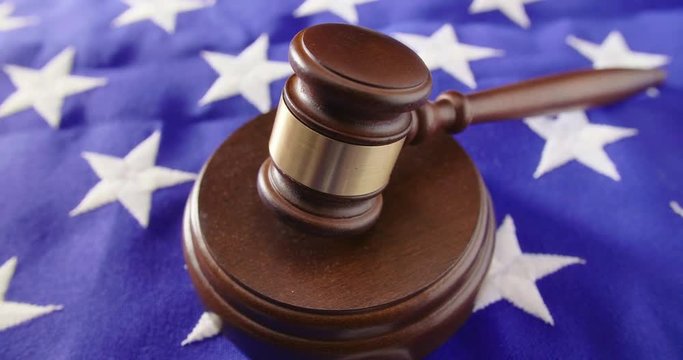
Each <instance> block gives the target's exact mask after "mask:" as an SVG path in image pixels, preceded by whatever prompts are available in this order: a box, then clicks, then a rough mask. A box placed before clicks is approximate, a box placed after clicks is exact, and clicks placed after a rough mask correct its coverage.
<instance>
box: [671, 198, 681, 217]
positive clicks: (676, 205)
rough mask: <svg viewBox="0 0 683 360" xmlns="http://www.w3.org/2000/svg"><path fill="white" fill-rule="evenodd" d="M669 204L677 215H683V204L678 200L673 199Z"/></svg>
mask: <svg viewBox="0 0 683 360" xmlns="http://www.w3.org/2000/svg"><path fill="white" fill-rule="evenodd" d="M669 206H670V207H671V210H672V211H673V212H674V213H675V214H676V215H678V216H680V217H683V207H681V204H679V203H678V202H677V201H674V200H671V202H669Z"/></svg>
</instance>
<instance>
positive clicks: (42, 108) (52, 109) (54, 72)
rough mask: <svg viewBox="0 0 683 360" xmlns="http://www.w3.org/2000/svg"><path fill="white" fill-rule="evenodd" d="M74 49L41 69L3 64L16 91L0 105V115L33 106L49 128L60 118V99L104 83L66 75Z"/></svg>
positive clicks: (101, 79) (6, 114)
mask: <svg viewBox="0 0 683 360" xmlns="http://www.w3.org/2000/svg"><path fill="white" fill-rule="evenodd" d="M75 56H76V50H74V49H73V48H71V47H68V48H66V49H64V50H63V51H62V52H61V53H59V55H57V56H55V57H54V58H52V60H50V61H49V62H48V63H47V64H46V65H45V66H44V67H43V68H42V69H40V70H34V69H30V68H25V67H20V66H15V65H6V66H5V67H4V68H3V70H4V71H5V73H6V74H7V75H8V76H9V78H10V81H12V84H14V86H16V88H17V91H15V92H14V93H12V94H11V95H10V96H8V97H7V99H5V101H4V102H3V103H2V104H0V117H5V116H8V115H12V114H14V113H17V112H19V111H22V110H26V109H29V108H31V107H33V108H34V109H35V110H36V112H38V114H40V115H41V116H42V117H43V119H45V121H46V122H47V123H48V124H49V125H50V126H52V127H53V128H57V127H59V124H60V122H61V120H62V117H61V109H62V104H63V103H64V99H65V98H66V97H68V96H71V95H75V94H78V93H81V92H84V91H88V90H90V89H93V88H96V87H98V86H103V85H104V84H106V83H107V80H106V79H104V78H92V77H85V76H75V75H70V73H71V69H72V68H73V63H74V57H75Z"/></svg>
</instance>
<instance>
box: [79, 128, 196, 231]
mask: <svg viewBox="0 0 683 360" xmlns="http://www.w3.org/2000/svg"><path fill="white" fill-rule="evenodd" d="M160 139H161V134H160V133H159V132H158V131H156V132H154V133H153V134H152V135H151V136H150V137H148V138H147V139H145V140H144V141H143V142H141V143H140V144H138V146H136V147H135V148H134V149H133V150H131V151H130V152H129V153H128V155H126V157H124V158H118V157H114V156H109V155H103V154H96V153H91V152H85V153H83V158H85V160H86V161H87V162H88V164H89V165H90V167H91V168H92V169H93V171H94V172H95V174H97V176H98V177H99V178H100V179H101V180H100V182H98V183H97V184H96V185H95V186H94V187H93V188H92V189H90V191H89V192H88V193H87V194H86V195H85V197H84V198H83V200H81V202H80V204H78V206H76V208H75V209H73V210H71V212H70V213H69V214H70V215H71V216H76V215H79V214H83V213H85V212H88V211H91V210H94V209H96V208H98V207H100V206H102V205H106V204H109V203H111V202H114V201H116V200H118V201H119V202H121V204H122V205H123V206H124V207H125V208H126V209H127V210H128V211H129V212H130V214H131V215H132V216H133V217H134V218H135V220H137V221H138V223H140V225H142V227H147V225H148V223H149V212H150V209H151V207H152V193H153V192H154V191H156V190H157V189H161V188H165V187H169V186H173V185H177V184H180V183H184V182H187V181H191V180H194V178H195V174H192V173H189V172H184V171H178V170H173V169H169V168H165V167H159V166H154V162H155V160H156V157H157V152H158V151H159V141H160Z"/></svg>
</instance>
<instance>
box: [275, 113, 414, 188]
mask: <svg viewBox="0 0 683 360" xmlns="http://www.w3.org/2000/svg"><path fill="white" fill-rule="evenodd" d="M404 141H405V138H403V139H401V140H399V141H396V142H394V143H391V144H386V145H380V146H363V145H355V144H348V143H345V142H341V141H338V140H335V139H332V138H329V137H327V136H325V135H322V134H320V133H318V132H316V131H314V130H312V129H311V128H309V127H308V126H306V125H304V124H303V123H302V122H301V121H299V119H297V118H296V117H295V116H294V115H293V114H292V113H291V112H290V111H289V108H287V105H286V104H285V103H284V101H282V100H280V104H279V106H278V110H277V114H276V115H275V123H274V125H273V132H272V133H271V135H270V144H269V150H270V157H271V158H272V159H273V162H275V165H277V167H278V169H280V170H281V171H282V172H284V173H285V174H286V175H288V176H289V177H291V178H292V179H294V180H296V181H297V182H299V183H300V184H303V185H305V186H308V187H309V188H311V189H314V190H317V191H320V192H323V193H327V194H332V195H339V196H349V197H351V196H361V195H367V194H371V193H373V192H376V191H378V190H381V189H382V188H384V186H386V184H387V183H388V182H389V177H390V176H391V171H392V170H393V168H394V164H395V163H396V159H397V158H398V154H399V153H400V152H401V148H402V147H403V142H404Z"/></svg>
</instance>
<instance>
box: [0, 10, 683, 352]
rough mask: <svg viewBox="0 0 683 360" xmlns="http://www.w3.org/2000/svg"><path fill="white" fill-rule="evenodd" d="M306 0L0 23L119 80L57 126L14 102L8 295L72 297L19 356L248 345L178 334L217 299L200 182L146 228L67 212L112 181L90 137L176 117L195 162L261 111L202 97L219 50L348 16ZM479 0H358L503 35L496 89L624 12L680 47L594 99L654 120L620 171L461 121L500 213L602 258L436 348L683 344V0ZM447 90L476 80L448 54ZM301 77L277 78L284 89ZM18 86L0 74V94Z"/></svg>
mask: <svg viewBox="0 0 683 360" xmlns="http://www.w3.org/2000/svg"><path fill="white" fill-rule="evenodd" d="M299 4H300V1H297V0H286V1H277V2H271V1H267V0H251V1H249V2H236V1H227V0H218V2H217V4H216V5H215V6H213V7H208V8H204V9H200V10H196V11H191V12H186V13H182V14H180V15H179V16H178V24H177V30H176V32H175V34H168V33H166V32H164V31H163V30H162V29H160V28H159V27H158V26H156V25H155V24H153V23H151V22H149V21H144V22H140V23H136V24H132V25H129V26H125V27H120V28H113V27H111V25H110V24H111V21H112V20H113V19H114V18H115V17H117V16H118V15H119V14H120V13H122V12H123V11H124V10H126V8H127V7H126V5H124V4H123V3H121V2H120V1H118V0H99V1H92V0H60V1H45V0H42V1H41V0H18V1H16V5H17V11H16V13H15V14H16V15H35V16H37V17H39V18H40V23H39V24H38V25H36V26H32V27H27V28H24V29H18V30H14V31H9V32H0V64H2V65H6V64H14V65H19V66H23V67H30V68H41V67H42V66H43V65H44V64H45V63H46V62H47V61H49V60H50V59H52V58H53V57H54V56H55V55H57V54H58V53H59V52H61V51H62V50H63V49H64V48H66V47H67V46H73V47H74V48H75V49H76V61H75V65H74V70H73V73H75V74H78V75H85V76H92V77H106V78H107V79H108V84H107V85H106V86H104V87H100V88H97V89H94V90H92V91H89V92H86V93H81V94H78V95H75V96H72V97H69V98H67V100H66V101H65V104H64V106H63V109H62V123H61V126H60V128H59V129H57V130H53V129H51V128H50V127H49V126H47V125H46V123H45V122H44V121H43V120H42V119H41V118H40V117H39V115H37V113H36V112H35V111H34V110H29V111H23V112H19V113H16V114H13V115H10V116H8V117H6V118H3V119H0V264H2V263H4V262H5V261H6V260H7V259H9V258H11V257H12V256H17V257H18V258H19V265H18V268H17V271H16V274H15V275H14V278H13V280H12V282H11V284H10V288H9V291H8V293H7V296H6V299H7V300H12V301H18V302H29V303H34V304H41V305H42V304H61V305H63V306H64V309H63V310H62V311H59V312H54V313H52V314H49V315H46V316H44V317H40V318H37V319H35V320H33V321H30V322H28V323H25V324H22V325H19V326H17V327H13V328H10V329H7V330H5V331H2V332H0V349H1V350H0V358H2V359H98V358H115V359H138V358H139V359H198V358H202V359H219V358H220V359H243V358H244V356H243V355H241V354H240V352H239V351H238V350H237V349H236V348H235V347H234V346H233V345H232V344H231V343H230V342H229V341H227V340H225V339H224V338H221V337H216V338H213V339H209V340H206V341H203V342H198V343H195V344H192V345H189V346H186V347H181V346H180V342H181V341H182V340H183V339H184V338H185V337H186V335H187V334H188V333H189V332H190V330H191V329H192V327H193V326H194V325H195V323H196V322H197V320H198V319H199V316H200V315H201V313H202V311H203V309H202V306H201V303H200V302H199V300H198V298H197V297H196V295H195V293H194V291H193V289H192V285H191V283H190V280H189V277H188V275H187V273H186V271H185V270H184V269H183V264H184V262H183V257H182V250H181V246H180V238H181V234H180V229H181V216H182V211H183V206H184V203H185V199H186V197H187V195H188V193H189V191H190V188H191V184H190V183H185V184H182V185H178V186H175V187H169V188H166V189H162V190H159V191H156V192H155V193H154V196H153V204H152V211H151V216H150V223H149V224H150V225H149V227H148V228H147V229H144V228H142V227H141V226H140V225H139V224H138V223H137V222H136V221H135V219H134V218H133V217H132V216H130V214H129V213H128V212H127V211H126V210H125V209H124V208H123V207H122V206H121V204H120V203H118V202H117V203H114V204H109V205H106V206H103V207H102V208H99V209H97V210H94V211H92V212H89V213H86V214H83V215H80V216H76V217H70V216H69V211H70V210H72V209H73V208H74V207H75V206H76V205H77V204H78V203H79V202H80V200H81V199H82V198H83V196H84V195H85V194H86V193H87V191H88V190H89V189H90V188H92V186H94V185H95V183H97V181H98V180H99V179H98V177H97V176H96V175H95V174H94V173H93V172H92V170H91V169H90V167H89V166H88V164H87V163H86V161H85V160H83V158H82V157H81V153H82V152H84V151H90V152H97V153H102V154H110V155H113V156H124V155H125V154H127V153H128V152H129V151H130V150H131V149H132V148H134V147H135V146H136V145H137V144H138V143H140V142H141V141H142V140H144V139H145V138H147V137H148V136H149V135H150V134H151V133H152V132H153V131H155V130H160V131H161V135H162V136H161V137H162V138H161V146H160V150H159V156H158V157H157V161H156V164H158V165H160V166H165V167H169V168H174V169H179V170H183V171H189V172H198V171H199V169H200V168H201V166H202V164H203V162H204V161H205V160H206V159H207V158H208V157H209V156H210V155H211V153H212V152H213V150H215V149H216V148H217V146H218V145H219V144H220V143H221V142H222V141H223V140H224V139H225V138H226V137H227V136H228V135H229V134H230V133H231V132H232V131H234V130H235V129H236V128H238V127H239V126H241V125H242V124H244V123H245V122H246V121H248V120H249V119H250V118H252V117H253V116H255V115H257V114H258V111H257V110H256V108H255V107H254V106H252V105H251V104H249V103H248V102H247V101H246V100H245V99H244V98H242V97H241V96H237V97H233V98H230V99H227V100H223V101H218V102H215V103H212V104H210V105H208V106H199V105H198V104H197V102H198V100H199V99H200V98H201V96H202V95H203V94H204V93H205V92H206V90H207V89H208V88H209V86H210V85H211V84H212V83H213V81H214V80H215V79H216V77H217V75H216V73H215V72H214V71H213V69H212V68H211V67H210V66H209V65H208V64H207V63H206V61H204V60H203V59H202V58H201V57H200V56H199V54H200V52H201V51H203V50H210V51H218V52H223V53H229V54H238V53H240V52H241V51H242V50H243V49H244V48H245V47H246V46H248V45H249V44H251V43H252V42H253V41H254V40H255V39H256V38H257V37H258V36H259V35H260V34H262V33H267V34H269V35H270V41H271V46H270V50H269V58H270V59H271V60H279V61H286V59H287V47H288V42H289V40H290V39H291V38H292V36H293V35H294V34H295V33H296V32H298V31H299V30H301V29H302V28H304V27H306V26H309V25H312V24H315V23H320V22H330V21H341V19H340V18H338V17H336V16H335V15H332V14H330V13H321V14H317V15H312V16H309V17H303V18H295V17H293V16H292V15H291V13H292V11H293V10H294V9H295V8H296V7H298V6H299ZM468 6H469V1H458V2H455V1H448V0H430V1H411V0H402V1H401V0H391V1H389V0H380V1H377V2H373V3H368V4H363V5H359V6H358V7H357V9H358V13H359V18H360V25H363V26H366V27H370V28H373V29H377V30H379V31H383V32H386V33H396V32H402V33H416V34H423V35H430V34H431V33H433V32H434V31H436V30H437V29H438V28H440V27H441V26H442V25H444V24H446V23H449V24H452V25H453V26H454V27H455V29H456V31H457V33H458V36H459V38H460V41H461V42H463V43H467V44H473V45H477V46H486V47H492V48H497V49H502V50H504V51H505V56H503V57H499V58H490V59H485V60H480V61H474V62H472V63H471V67H472V70H473V72H474V74H475V77H476V79H477V82H478V85H479V88H480V89H485V88H489V87H493V86H497V85H503V84H507V83H510V82H514V81H518V80H523V79H527V78H530V77H534V76H540V75H546V74H550V73H554V72H559V71H564V70H570V69H579V68H588V67H590V66H591V63H590V62H589V61H588V60H587V59H585V58H584V57H582V56H581V55H579V54H578V53H577V52H576V51H575V50H573V49H572V48H570V47H569V46H567V45H566V44H565V38H566V36H567V35H569V34H573V35H575V36H577V37H580V38H582V39H585V40H588V41H591V42H594V43H600V42H602V40H603V39H604V38H605V37H606V36H607V34H608V33H609V32H610V31H612V30H618V31H621V32H622V33H623V34H624V36H625V38H626V40H627V41H628V43H629V45H630V46H631V47H632V48H633V50H635V51H642V52H651V53H659V54H665V55H668V56H670V57H671V63H670V64H669V65H668V66H667V67H666V70H667V71H668V73H669V78H668V80H667V82H666V84H665V85H664V86H663V87H662V88H661V93H660V95H659V96H658V97H655V98H650V97H647V96H645V95H639V96H637V97H635V98H632V99H630V100H628V101H626V102H622V103H619V104H617V105H613V106H609V107H604V108H600V109H595V110H591V111H589V112H588V115H589V118H590V120H591V122H593V123H599V124H610V125H615V126H621V127H628V128H635V129H638V131H639V133H638V135H637V136H635V137H632V138H628V139H626V140H622V141H619V142H616V143H614V144H611V145H609V146H608V147H607V148H606V149H607V152H608V154H609V156H610V158H611V159H612V160H613V161H614V162H615V164H617V167H618V169H619V172H620V174H621V178H622V180H621V181H619V182H616V181H613V180H611V179H609V178H607V177H605V176H602V175H600V174H597V173H596V172H594V171H593V170H591V169H589V168H587V167H585V166H583V165H581V164H578V163H576V162H572V163H570V164H568V165H565V166H563V167H562V168H559V169H557V170H554V171H552V172H550V173H548V174H545V175H544V176H543V177H541V178H540V179H538V180H535V179H533V177H532V174H533V173H534V169H535V168H536V166H537V164H538V161H539V159H540V154H541V151H542V149H543V146H544V141H543V139H541V138H540V137H538V136H537V135H536V134H534V133H533V132H532V131H531V130H530V129H529V128H528V127H527V126H526V125H524V124H523V123H522V122H519V121H516V122H506V123H499V124H490V125H482V126H477V127H473V128H471V129H469V130H468V131H467V132H466V133H464V134H462V135H458V136H457V139H458V141H460V142H461V144H463V146H464V147H465V148H466V149H467V150H468V152H469V153H470V154H471V155H472V157H473V158H474V160H475V161H476V163H477V165H478V166H479V168H480V170H481V172H482V175H483V177H484V179H485V181H486V183H487V184H488V186H489V188H490V191H491V194H492V196H493V200H494V203H495V207H496V212H497V220H498V223H500V221H502V219H503V217H504V216H505V215H506V214H510V215H511V216H512V217H513V218H514V220H515V223H516V227H517V235H518V237H519V241H520V246H521V248H522V251H524V252H527V253H549V254H560V255H567V256H577V257H580V258H582V259H584V260H586V264H585V265H581V266H573V267H569V268H566V269H563V270H561V271H559V272H557V273H555V274H552V275H550V276H549V277H547V278H544V279H542V280H540V281H538V283H537V285H538V288H539V290H540V292H541V294H542V296H543V298H544V300H545V302H546V304H547V306H548V308H549V309H550V311H551V313H552V314H553V317H554V319H555V325H554V326H550V325H547V324H546V323H544V322H542V321H540V320H539V319H537V318H535V317H533V316H530V315H528V314H527V313H525V312H523V311H521V310H519V309H517V308H515V307H513V306H512V305H510V304H509V303H508V302H505V301H501V302H498V303H495V304H493V305H491V306H489V307H488V308H486V309H484V310H481V311H479V312H477V313H475V314H474V315H473V316H472V317H471V318H470V319H469V320H468V321H467V323H466V324H465V326H464V327H463V328H462V329H461V330H460V331H459V332H458V333H456V334H455V335H454V336H453V337H452V338H451V339H450V340H449V341H448V342H447V343H446V344H445V345H443V346H442V347H441V348H439V349H438V350H436V351H435V352H434V353H433V354H432V355H431V356H430V357H429V358H430V359H432V360H438V359H453V358H520V359H529V358H538V359H548V358H577V359H583V358H659V359H667V358H672V359H673V358H680V357H682V356H683V341H681V339H683V326H682V325H681V324H682V323H683V306H682V305H683V265H681V264H682V262H681V255H683V218H682V217H681V216H678V215H677V214H675V213H674V212H673V211H672V209H671V208H670V207H669V203H670V201H672V200H673V201H678V202H679V203H683V116H682V115H681V114H682V113H683V102H682V101H681V99H683V42H682V41H681V40H680V35H681V34H683V3H681V2H680V0H648V1H645V0H621V1H619V0H604V1H592V0H576V1H559V0H554V1H541V2H538V3H533V4H530V5H527V6H526V9H527V13H528V14H529V17H530V19H531V22H532V26H531V28H530V29H528V30H525V29H522V28H520V27H518V26H517V25H515V24H514V23H512V22H511V21H509V20H508V19H507V18H505V17H504V16H503V15H502V14H501V13H500V12H498V11H494V12H490V13H483V14H473V15H471V14H469V13H468V11H467V8H468ZM433 75H434V88H435V89H434V93H435V94H436V93H438V92H440V91H443V90H446V89H456V90H461V91H469V90H468V89H466V88H465V87H464V86H463V85H462V84H461V83H460V82H458V81H456V80H455V79H453V77H451V76H450V75H448V74H446V73H445V72H443V71H441V70H437V71H435V72H434V73H433ZM283 83H284V80H280V81H276V82H273V83H272V84H271V97H272V100H273V104H276V100H277V98H278V96H279V93H280V90H281V88H282V86H283ZM14 90H15V88H14V86H13V85H12V83H11V82H10V81H9V78H8V77H7V76H6V74H4V73H0V102H1V101H3V100H4V99H6V98H7V97H8V96H9V95H10V94H11V93H13V92H14Z"/></svg>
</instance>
